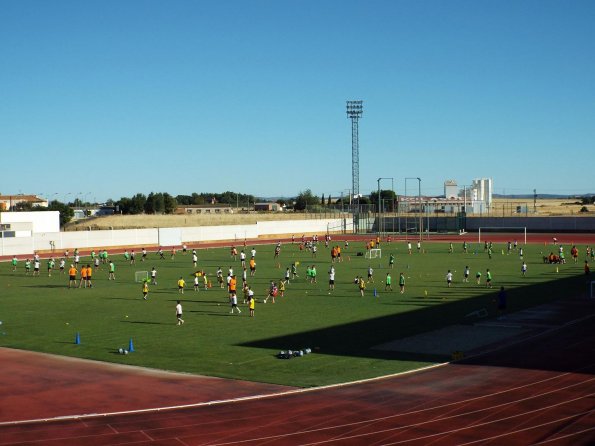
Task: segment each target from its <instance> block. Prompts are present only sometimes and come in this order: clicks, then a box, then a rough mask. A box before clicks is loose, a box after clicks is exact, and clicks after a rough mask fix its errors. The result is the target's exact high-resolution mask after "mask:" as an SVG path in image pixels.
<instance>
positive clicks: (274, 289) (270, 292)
mask: <svg viewBox="0 0 595 446" xmlns="http://www.w3.org/2000/svg"><path fill="white" fill-rule="evenodd" d="M277 292H278V290H277V285H276V284H275V282H272V281H271V285H270V286H269V290H268V294H267V297H265V298H264V303H265V304H266V303H267V301H268V300H269V297H272V298H273V303H275V297H276V296H277Z"/></svg>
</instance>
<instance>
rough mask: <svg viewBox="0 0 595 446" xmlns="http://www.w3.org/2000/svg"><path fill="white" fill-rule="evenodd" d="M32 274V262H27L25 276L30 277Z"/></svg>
mask: <svg viewBox="0 0 595 446" xmlns="http://www.w3.org/2000/svg"><path fill="white" fill-rule="evenodd" d="M30 272H31V260H29V259H27V260H25V275H26V276H28V275H29V273H30Z"/></svg>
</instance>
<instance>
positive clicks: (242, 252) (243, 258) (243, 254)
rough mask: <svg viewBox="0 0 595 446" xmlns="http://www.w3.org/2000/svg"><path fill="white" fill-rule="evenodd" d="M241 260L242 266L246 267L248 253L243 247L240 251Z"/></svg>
mask: <svg viewBox="0 0 595 446" xmlns="http://www.w3.org/2000/svg"><path fill="white" fill-rule="evenodd" d="M240 262H241V264H242V268H245V267H246V253H245V252H244V250H243V249H242V251H241V252H240Z"/></svg>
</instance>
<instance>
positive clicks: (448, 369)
mask: <svg viewBox="0 0 595 446" xmlns="http://www.w3.org/2000/svg"><path fill="white" fill-rule="evenodd" d="M574 304H575V305H576V302H575V303H574ZM581 305H583V306H584V312H583V314H584V316H583V317H582V318H581V319H580V320H576V321H572V322H570V323H567V324H566V325H564V326H563V328H559V329H556V330H552V331H550V332H545V333H543V334H542V335H540V336H538V337H534V338H533V339H530V340H526V341H525V342H523V343H519V344H516V345H514V346H510V347H507V348H505V349H502V350H499V351H496V352H492V353H490V354H488V355H483V356H479V357H476V358H472V359H469V360H466V361H463V362H459V363H454V364H448V365H442V366H438V367H435V368H432V369H428V370H425V371H420V372H416V373H411V374H405V375H401V376H394V377H390V378H383V379H377V380H372V381H368V382H362V383H356V384H350V385H344V386H335V387H328V388H323V389H314V390H305V391H304V390H301V391H297V392H295V393H291V392H293V391H292V390H289V392H288V391H287V389H281V390H282V391H281V392H280V393H278V394H277V396H271V394H272V393H274V392H275V391H274V390H273V389H268V390H265V389H260V390H262V391H263V392H264V393H266V394H269V396H262V397H258V396H257V395H258V394H260V393H263V392H259V391H258V390H259V389H258V388H254V389H253V391H254V392H253V393H252V394H253V395H255V397H254V399H244V400H237V401H230V402H222V403H217V404H206V405H202V406H197V407H189V408H179V409H165V410H161V411H150V412H140V413H138V412H137V413H130V414H112V415H104V416H88V417H79V418H68V419H57V420H52V421H36V422H28V423H22V424H13V423H2V424H0V445H15V444H31V445H37V444H39V445H112V444H131V445H132V444H134V445H185V446H189V445H279V444H280V445H322V444H324V445H402V444H404V445H436V446H438V445H530V444H535V445H538V444H539V445H557V446H559V445H573V446H574V445H592V444H595V355H594V353H595V348H594V346H595V323H594V322H595V304H594V303H592V302H588V301H584V302H582V303H581ZM40 381H42V379H41V378H40ZM29 384H33V385H39V383H37V384H36V383H33V382H29ZM47 384H48V385H52V383H47ZM219 384H220V385H221V387H220V389H221V391H222V393H221V394H220V395H221V396H229V394H230V393H234V392H233V389H234V385H235V384H238V391H237V396H240V395H241V392H242V390H241V389H242V386H241V383H235V384H234V383H230V382H229V381H225V380H220V382H219ZM153 386H155V383H153ZM230 389H232V391H231V392H230ZM20 390H21V393H23V394H27V392H28V387H27V383H23V386H22V387H21V388H20ZM110 390H111V387H110V386H106V387H104V388H103V389H102V391H101V398H100V397H99V396H97V395H90V397H94V398H95V399H97V400H100V401H110V400H111V399H112V398H113V397H115V396H116V395H112V394H111V391H110ZM154 392H156V393H159V389H157V388H154V387H152V388H151V389H150V391H149V388H147V389H146V393H147V394H151V393H154ZM244 394H245V392H244ZM177 397H178V394H177V393H176V392H172V393H171V398H170V400H169V401H176V400H177ZM56 398H57V399H58V400H60V398H59V396H56ZM120 398H121V395H120ZM5 404H6V403H5V401H4V399H2V405H3V406H4V405H5ZM29 404H31V405H34V404H35V403H34V401H30V402H29ZM103 404H106V403H105V402H104V403H103Z"/></svg>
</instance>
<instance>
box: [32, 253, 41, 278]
mask: <svg viewBox="0 0 595 446" xmlns="http://www.w3.org/2000/svg"><path fill="white" fill-rule="evenodd" d="M40 264H41V262H40V261H39V257H37V259H35V261H34V262H33V275H34V276H39V267H40Z"/></svg>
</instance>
